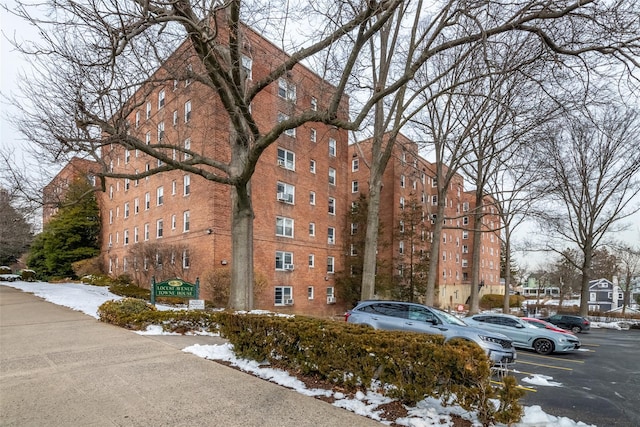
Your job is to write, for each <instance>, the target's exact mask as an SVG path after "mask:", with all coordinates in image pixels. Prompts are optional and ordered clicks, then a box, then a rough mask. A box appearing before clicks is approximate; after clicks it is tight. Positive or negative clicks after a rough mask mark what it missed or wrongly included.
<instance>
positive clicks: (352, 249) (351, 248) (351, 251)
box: [349, 243, 358, 256]
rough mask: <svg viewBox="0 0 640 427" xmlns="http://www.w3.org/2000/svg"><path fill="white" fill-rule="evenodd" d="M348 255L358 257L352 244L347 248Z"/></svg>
mask: <svg viewBox="0 0 640 427" xmlns="http://www.w3.org/2000/svg"><path fill="white" fill-rule="evenodd" d="M349 255H351V256H356V255H358V250H357V249H356V245H354V244H353V243H352V244H351V246H350V247H349Z"/></svg>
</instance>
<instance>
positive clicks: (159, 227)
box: [156, 218, 164, 239]
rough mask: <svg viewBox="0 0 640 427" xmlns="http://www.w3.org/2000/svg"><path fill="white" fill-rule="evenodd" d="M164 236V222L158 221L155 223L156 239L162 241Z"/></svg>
mask: <svg viewBox="0 0 640 427" xmlns="http://www.w3.org/2000/svg"><path fill="white" fill-rule="evenodd" d="M163 236H164V220H162V218H161V219H159V220H157V221H156V239H162V237H163Z"/></svg>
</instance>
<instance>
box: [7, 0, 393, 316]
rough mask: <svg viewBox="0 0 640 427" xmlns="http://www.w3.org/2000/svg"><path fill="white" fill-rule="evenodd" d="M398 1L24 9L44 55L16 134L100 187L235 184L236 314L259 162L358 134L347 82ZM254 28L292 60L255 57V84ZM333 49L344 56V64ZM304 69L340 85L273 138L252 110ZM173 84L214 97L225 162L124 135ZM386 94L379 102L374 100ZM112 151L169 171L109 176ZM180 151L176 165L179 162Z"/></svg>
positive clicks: (247, 295) (245, 282)
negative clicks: (152, 182) (319, 140)
mask: <svg viewBox="0 0 640 427" xmlns="http://www.w3.org/2000/svg"><path fill="white" fill-rule="evenodd" d="M399 3H400V2H399V0H392V1H384V2H381V3H377V2H366V3H362V4H348V3H344V4H342V5H332V7H326V8H323V7H322V6H320V5H316V4H309V5H305V4H303V5H301V7H302V9H300V10H293V9H292V7H281V8H280V7H279V6H280V5H277V4H273V5H271V8H270V7H269V6H267V5H264V4H260V3H258V2H256V3H250V2H243V1H240V0H234V1H231V2H227V3H221V2H219V1H216V0H213V1H210V2H209V1H205V2H189V1H186V0H180V1H176V2H172V3H166V2H160V1H159V2H145V3H139V2H137V1H127V2H121V1H106V2H84V1H81V0H80V1H75V0H66V1H62V2H59V1H55V2H51V10H52V11H54V12H53V13H51V15H50V16H48V17H46V18H39V17H38V16H35V15H31V14H30V11H29V8H28V7H27V6H26V5H22V4H19V7H18V9H17V10H16V11H15V13H16V14H17V15H18V16H20V17H22V18H24V19H26V20H27V21H29V22H30V23H31V24H33V25H35V26H36V27H37V28H39V29H40V30H41V33H42V34H43V35H44V37H45V40H44V42H43V43H42V44H41V45H38V46H32V47H28V46H27V47H26V48H25V47H23V49H24V50H25V51H28V52H29V53H32V54H34V57H33V60H34V62H36V61H37V63H38V68H37V74H38V75H37V76H35V78H30V79H28V80H25V82H24V83H25V84H24V92H25V96H26V97H28V98H29V99H30V100H32V102H31V103H30V105H29V106H28V107H26V106H25V107H24V108H23V115H24V117H22V118H21V123H22V126H21V130H22V131H23V133H24V134H25V135H26V136H27V137H28V138H29V140H31V141H33V142H35V143H36V144H37V147H38V151H39V153H40V154H41V155H42V157H46V158H50V159H54V160H56V161H62V160H64V159H65V158H66V157H67V155H68V154H70V153H73V154H75V153H84V154H85V155H87V156H89V157H90V158H93V159H95V160H96V161H97V162H99V163H100V164H101V165H102V170H101V171H100V172H99V173H98V176H99V177H101V178H103V179H104V178H119V179H131V180H136V179H141V178H144V177H147V176H149V175H152V174H157V173H162V172H167V171H171V170H178V169H179V170H184V171H188V172H189V173H192V174H194V175H199V176H201V177H203V178H205V179H207V180H209V181H212V182H216V183H221V184H226V185H229V186H230V187H231V189H232V192H231V194H232V221H231V222H232V228H233V233H232V247H233V253H232V273H231V283H232V286H231V294H230V306H231V307H233V308H237V309H250V308H252V306H253V291H252V286H253V282H254V281H253V269H252V268H246V266H247V265H249V266H252V265H253V250H252V248H253V215H254V214H253V208H252V202H251V185H250V183H251V177H252V175H253V172H254V170H255V167H256V164H257V162H258V160H259V159H260V156H261V154H262V153H263V152H264V150H265V149H266V148H267V147H269V146H270V145H271V144H272V143H273V142H274V141H276V140H277V138H278V137H279V136H280V135H281V134H283V133H284V132H286V131H288V130H290V129H294V128H296V127H298V126H301V125H302V124H304V123H307V122H318V123H325V124H327V125H333V126H336V127H339V128H357V124H354V123H352V122H349V121H348V116H347V112H346V111H344V109H343V107H344V102H343V97H344V93H345V92H344V91H345V87H346V83H347V81H348V78H349V77H350V76H351V74H352V73H353V67H354V64H355V59H356V58H357V56H358V55H359V53H360V51H361V49H362V48H363V46H364V45H365V44H366V42H367V40H368V39H370V38H371V37H372V35H373V34H375V33H376V31H378V29H379V28H380V27H381V26H382V25H384V23H385V22H386V20H387V19H388V18H389V16H391V14H392V13H393V12H394V10H395V8H396V7H398V5H399ZM289 6H290V5H289ZM316 6H317V7H319V9H318V10H315V9H314V7H316ZM327 10H331V17H330V19H326V18H327V16H326V14H327V12H326V11H327ZM296 16H298V17H299V18H300V17H302V18H301V19H305V20H306V19H311V20H312V21H315V22H314V25H313V27H312V28H314V29H316V31H315V33H314V34H312V35H309V36H305V37H304V40H303V41H302V42H300V40H297V41H296V42H295V43H287V40H291V39H293V38H294V37H293V35H292V34H291V33H289V32H288V28H289V27H290V26H293V27H298V28H302V27H300V26H299V22H298V23H296V22H295V17H296ZM374 16H375V21H372V17H374ZM288 24H290V26H288ZM249 26H253V27H254V28H257V29H261V30H262V31H263V33H264V34H266V35H269V36H270V38H271V39H272V40H273V39H275V40H281V47H282V48H283V49H284V48H288V50H289V54H288V55H287V54H285V53H284V52H283V53H282V55H280V56H279V57H269V58H260V59H261V60H263V61H269V63H268V64H267V67H266V70H267V73H266V75H261V76H260V78H256V76H254V79H252V80H249V79H247V78H246V77H247V74H246V73H247V72H246V69H245V67H244V64H245V63H244V61H243V55H244V54H245V53H246V48H245V46H246V43H250V42H251V40H250V37H249V33H250V32H251V31H254V30H252V29H250V28H249ZM307 27H308V26H307ZM334 50H335V51H339V52H341V53H344V56H343V57H341V58H340V60H341V62H340V64H341V65H340V66H338V65H337V64H338V62H337V61H336V58H334V56H333V55H334ZM314 56H315V57H314ZM306 61H316V62H321V61H324V62H325V63H327V64H330V67H327V68H326V69H325V70H324V72H323V71H322V70H318V71H320V72H321V73H322V74H325V75H327V76H328V77H330V78H331V79H332V80H333V82H335V86H333V87H329V85H327V87H326V88H325V89H323V94H324V96H325V97H326V98H324V99H323V103H322V106H323V107H322V108H318V109H316V110H311V109H309V110H300V111H295V112H293V114H291V115H290V116H289V117H288V118H286V119H284V120H280V121H279V122H278V123H277V124H275V125H272V127H271V128H266V129H265V128H261V126H260V124H259V120H258V119H257V117H256V116H255V113H254V112H252V110H251V108H250V106H251V103H252V101H253V100H254V99H255V98H256V97H258V96H261V95H262V94H264V93H267V92H269V91H271V85H272V83H274V82H277V81H278V79H279V78H280V77H282V76H284V75H285V74H286V73H287V72H288V71H289V70H291V69H293V68H294V67H295V66H298V65H299V64H302V63H303V62H306ZM174 80H180V81H193V82H194V84H199V85H201V87H203V90H209V91H210V92H211V94H212V97H216V98H217V100H216V101H217V102H218V103H219V105H221V107H222V108H223V109H224V112H225V113H226V115H227V116H228V118H229V125H230V127H231V132H230V133H231V137H230V140H229V147H228V153H229V155H228V156H227V154H226V153H222V154H220V157H219V158H213V157H205V156H202V155H200V153H199V152H197V151H196V150H190V149H188V148H185V147H180V146H176V144H171V143H169V142H162V141H159V142H158V143H157V144H147V141H145V139H144V136H141V135H135V134H134V133H133V132H129V131H130V129H129V124H128V123H129V118H130V117H131V116H132V114H133V112H134V111H135V109H137V108H138V107H139V106H140V105H142V104H143V103H144V102H146V98H147V95H148V94H149V93H151V91H153V90H154V89H155V88H156V87H157V86H158V85H162V84H166V83H169V82H171V81H174ZM276 84H277V83H276ZM52 88H55V90H52ZM392 90H395V88H394V89H390V90H389V91H392ZM384 95H385V93H376V94H375V97H374V98H375V99H380V98H382V97H383V96H384ZM16 105H20V103H19V102H16ZM202 131H203V132H205V130H202ZM114 147H120V148H123V149H125V150H139V151H140V152H141V153H144V154H146V155H148V156H150V157H152V158H155V159H158V160H159V162H161V164H162V166H160V167H158V168H153V169H150V170H147V171H141V172H136V173H121V172H120V173H114V172H113V169H112V167H111V163H110V162H112V161H115V159H114V158H112V157H110V156H109V153H110V152H111V149H112V148H114ZM173 150H178V152H179V156H176V157H173V156H172V155H171V153H172V151H173Z"/></svg>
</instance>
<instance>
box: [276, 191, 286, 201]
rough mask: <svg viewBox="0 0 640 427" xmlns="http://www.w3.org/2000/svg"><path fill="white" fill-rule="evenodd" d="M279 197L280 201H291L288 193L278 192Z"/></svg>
mask: <svg viewBox="0 0 640 427" xmlns="http://www.w3.org/2000/svg"><path fill="white" fill-rule="evenodd" d="M277 198H278V201H279V202H288V201H289V196H288V194H287V193H278V194H277Z"/></svg>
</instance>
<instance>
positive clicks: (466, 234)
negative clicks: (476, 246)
mask: <svg viewBox="0 0 640 427" xmlns="http://www.w3.org/2000/svg"><path fill="white" fill-rule="evenodd" d="M468 238H469V232H468V231H466V230H465V231H463V232H462V239H463V240H466V239H468Z"/></svg>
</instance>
